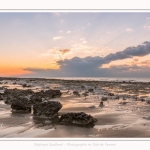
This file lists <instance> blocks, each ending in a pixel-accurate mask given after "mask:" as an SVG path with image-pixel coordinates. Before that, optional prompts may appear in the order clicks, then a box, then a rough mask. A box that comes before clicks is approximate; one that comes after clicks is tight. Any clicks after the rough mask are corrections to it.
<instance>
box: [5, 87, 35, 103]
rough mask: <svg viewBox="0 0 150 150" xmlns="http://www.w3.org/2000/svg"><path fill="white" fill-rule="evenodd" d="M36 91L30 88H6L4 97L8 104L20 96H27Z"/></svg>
mask: <svg viewBox="0 0 150 150" xmlns="http://www.w3.org/2000/svg"><path fill="white" fill-rule="evenodd" d="M33 93H34V92H33V91H32V90H30V89H28V90H20V89H6V90H5V92H4V94H3V97H4V101H5V103H6V104H11V103H12V102H13V101H14V100H16V99H18V97H26V96H29V95H32V94H33Z"/></svg>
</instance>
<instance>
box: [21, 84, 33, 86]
mask: <svg viewBox="0 0 150 150" xmlns="http://www.w3.org/2000/svg"><path fill="white" fill-rule="evenodd" d="M22 87H31V85H27V84H23V85H22Z"/></svg>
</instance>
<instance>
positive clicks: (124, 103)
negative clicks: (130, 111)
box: [119, 102, 129, 105]
mask: <svg viewBox="0 0 150 150" xmlns="http://www.w3.org/2000/svg"><path fill="white" fill-rule="evenodd" d="M127 103H129V102H120V103H119V104H121V105H126V104H127Z"/></svg>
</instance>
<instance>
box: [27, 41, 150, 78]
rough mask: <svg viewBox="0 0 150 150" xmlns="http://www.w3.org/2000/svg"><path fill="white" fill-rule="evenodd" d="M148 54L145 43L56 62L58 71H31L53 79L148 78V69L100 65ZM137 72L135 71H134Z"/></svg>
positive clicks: (148, 43) (148, 45) (147, 47)
mask: <svg viewBox="0 0 150 150" xmlns="http://www.w3.org/2000/svg"><path fill="white" fill-rule="evenodd" d="M149 53H150V42H148V41H146V42H144V43H143V44H142V45H138V46H137V47H128V48H126V49H125V50H123V51H120V52H116V53H114V54H109V55H107V56H105V57H99V56H95V57H90V56H89V57H85V58H79V57H74V58H72V59H65V60H60V61H58V62H57V63H58V65H59V66H60V69H58V70H54V69H47V70H44V69H43V70H42V69H34V68H33V69H32V68H30V69H29V68H26V69H27V70H29V71H33V72H35V73H36V74H39V76H42V77H44V76H49V77H50V76H53V77H100V76H103V77H106V76H107V77H113V76H116V77H117V76H118V77H119V76H134V77H136V76H140V75H142V77H143V76H145V77H149V74H150V71H149V70H150V69H149V67H145V68H144V67H138V66H132V67H131V66H120V67H118V66H111V68H101V65H102V64H106V63H110V62H111V61H114V60H119V59H126V58H132V57H134V56H145V55H147V54H149ZM135 70H137V71H135Z"/></svg>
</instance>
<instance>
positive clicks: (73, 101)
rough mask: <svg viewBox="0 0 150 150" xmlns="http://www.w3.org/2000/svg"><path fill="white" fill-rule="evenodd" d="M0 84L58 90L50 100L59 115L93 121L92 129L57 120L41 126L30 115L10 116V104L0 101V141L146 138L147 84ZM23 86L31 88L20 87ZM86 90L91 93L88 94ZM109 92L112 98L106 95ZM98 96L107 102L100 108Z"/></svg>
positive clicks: (149, 115)
mask: <svg viewBox="0 0 150 150" xmlns="http://www.w3.org/2000/svg"><path fill="white" fill-rule="evenodd" d="M0 82H1V84H0V87H6V88H8V89H9V88H11V89H13V88H18V89H32V90H33V91H40V90H47V89H59V90H60V91H61V92H62V93H63V94H62V96H61V97H60V98H53V99H52V100H53V101H59V102H60V103H61V104H62V105H63V107H62V108H61V109H60V111H59V112H58V115H59V116H61V115H62V114H65V113H68V112H85V113H87V114H90V115H91V116H93V117H94V118H96V119H97V122H95V123H94V126H93V127H83V126H77V125H62V124H60V123H59V122H58V121H57V120H53V121H52V122H49V123H48V124H45V123H43V121H42V120H40V119H34V117H33V113H32V112H31V113H12V112H11V105H8V104H5V103H4V101H3V100H0V125H1V126H0V137H1V138H18V137H19V138H25V137H26V138H38V137H40V138H41V137H43V138H47V137H51V138H53V137H55V138H61V137H62V138H79V137H80V138H103V137H107V138H109V137H111V138H112V137H115V138H117V137H121V138H124V137H132V138H133V137H136V138H141V137H150V104H149V103H148V102H149V100H150V83H142V82H141V83H135V82H134V83H132V82H111V81H109V82H108V81H106V82H105V81H71V80H51V79H15V78H14V79H10V78H5V79H1V81H0ZM24 83H26V84H29V85H31V87H26V88H23V87H22V84H24ZM89 89H93V92H88V90H89ZM73 91H78V92H79V94H80V96H76V95H74V94H73ZM85 92H88V96H86V97H85V96H84V95H82V93H85ZM110 92H111V93H114V96H109V93H110ZM116 96H119V100H118V99H116ZM102 97H107V101H103V103H104V107H99V104H100V101H101V98H102ZM142 99H144V101H142Z"/></svg>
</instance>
